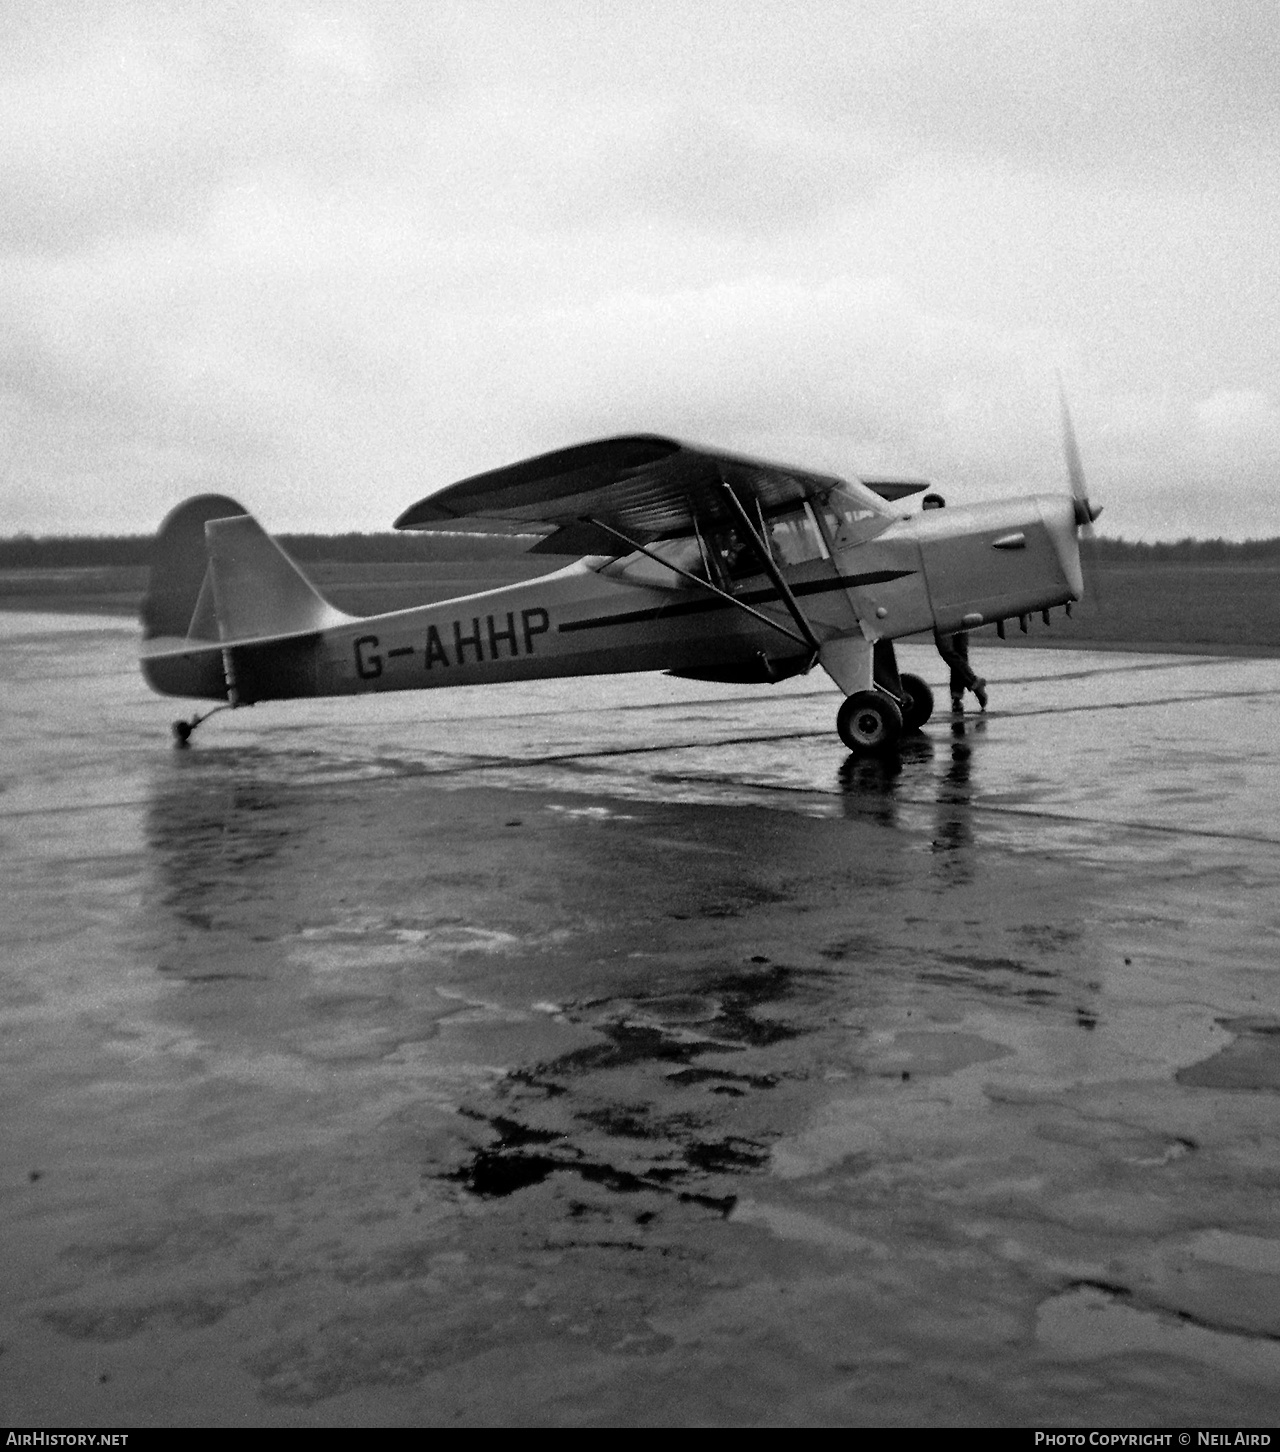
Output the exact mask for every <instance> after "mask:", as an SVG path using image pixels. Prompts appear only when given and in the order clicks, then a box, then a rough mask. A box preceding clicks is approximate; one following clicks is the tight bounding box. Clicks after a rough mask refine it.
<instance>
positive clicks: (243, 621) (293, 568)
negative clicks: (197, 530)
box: [204, 514, 352, 644]
mask: <svg viewBox="0 0 1280 1452" xmlns="http://www.w3.org/2000/svg"><path fill="white" fill-rule="evenodd" d="M204 533H205V543H206V545H207V547H208V551H209V577H210V580H211V581H212V584H213V599H214V606H215V609H216V612H217V617H218V629H219V631H220V633H221V637H222V642H223V644H227V643H229V642H232V641H242V640H259V639H263V638H264V637H265V638H272V637H278V636H282V635H300V634H305V633H307V632H309V631H315V630H325V629H327V628H328V627H330V626H333V625H343V624H345V623H346V622H347V621H348V620H350V619H351V618H352V617H351V616H349V615H344V614H343V612H342V611H341V610H338V609H337V608H336V607H334V606H333V605H330V604H329V602H328V601H327V600H326V599H325V598H324V596H323V595H321V594H320V592H319V591H318V590H317V589H316V588H315V586H314V585H313V584H312V583H311V581H310V580H308V579H307V577H306V576H305V575H304V574H303V573H302V571H301V570H300V569H299V568H298V567H297V565H295V564H294V562H293V561H292V560H291V559H290V558H289V556H288V555H287V554H285V552H284V551H283V550H282V549H281V548H280V546H279V545H278V544H277V543H276V542H275V540H273V539H272V538H271V536H270V535H269V534H268V533H267V532H266V530H264V529H263V528H262V526H261V525H260V524H259V523H258V521H257V520H256V519H254V518H253V516H252V515H250V514H241V515H237V516H234V517H232V518H230V519H211V520H209V522H208V523H207V524H206V525H205V529H204Z"/></svg>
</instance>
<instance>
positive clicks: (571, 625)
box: [559, 570, 915, 634]
mask: <svg viewBox="0 0 1280 1452" xmlns="http://www.w3.org/2000/svg"><path fill="white" fill-rule="evenodd" d="M913 574H915V571H914V570H868V571H867V573H866V574H863V575H835V576H833V577H832V578H831V579H829V580H810V581H808V582H807V583H806V584H803V585H792V587H791V593H792V594H793V595H797V596H799V595H825V594H827V593H828V592H829V591H831V590H850V589H856V588H857V587H858V586H859V585H883V584H885V583H887V582H888V581H889V580H902V579H905V578H906V577H907V576H908V575H913ZM734 598H735V600H740V601H741V602H742V603H743V604H744V605H761V604H767V603H768V602H769V601H772V600H780V599H781V598H782V597H781V596H780V595H779V594H778V592H777V591H776V590H752V591H751V592H750V593H749V594H745V595H737V596H735V597H734ZM732 608H733V606H732V605H730V604H729V603H728V602H727V601H724V600H717V599H716V598H715V597H714V596H709V597H708V598H706V599H704V600H684V601H681V603H680V604H678V605H655V606H652V607H650V608H649V609H648V610H628V611H625V612H624V613H623V614H621V615H596V616H593V617H592V618H591V619H590V620H569V621H567V622H566V623H565V624H564V625H561V626H560V627H559V629H560V632H561V633H562V634H569V633H570V632H571V631H574V630H599V629H602V628H603V627H604V626H606V625H633V624H639V623H640V622H641V621H644V620H670V619H672V618H673V617H674V616H677V615H701V614H703V613H705V612H706V611H709V610H731V609H732Z"/></svg>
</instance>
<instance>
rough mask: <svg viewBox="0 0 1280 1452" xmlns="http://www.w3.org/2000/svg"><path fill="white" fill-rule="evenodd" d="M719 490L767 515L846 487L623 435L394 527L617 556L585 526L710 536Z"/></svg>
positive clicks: (477, 488)
mask: <svg viewBox="0 0 1280 1452" xmlns="http://www.w3.org/2000/svg"><path fill="white" fill-rule="evenodd" d="M725 482H728V483H729V484H732V485H733V486H734V487H735V489H736V491H737V493H738V495H739V498H741V499H743V500H744V502H748V501H752V500H754V501H755V502H756V503H757V504H758V505H759V508H760V509H761V511H762V512H763V513H764V514H765V515H769V514H773V513H776V512H777V511H779V510H781V509H785V508H787V507H788V506H792V505H796V504H799V503H802V502H803V501H804V500H806V499H822V498H825V497H826V496H827V495H828V494H829V493H830V492H831V490H832V489H834V488H837V487H841V488H844V489H848V488H849V485H848V484H846V483H845V482H844V481H843V480H841V479H838V478H836V477H835V476H834V475H827V474H814V473H810V472H808V471H806V470H803V469H794V468H791V467H790V466H788V465H783V464H768V463H764V462H762V461H761V460H758V459H747V458H742V457H741V456H739V455H736V454H726V453H721V452H719V451H716V450H711V449H704V448H700V447H698V446H696V445H692V444H683V443H680V442H678V441H677V440H675V439H668V438H662V437H660V436H658V435H656V434H629V435H624V436H622V437H620V438H613V439H599V440H596V441H595V442H593V443H587V444H576V445H574V446H573V447H572V448H568V449H558V450H556V451H555V452H554V453H550V454H540V455H538V456H537V457H536V458H532V459H525V460H522V461H521V462H520V463H518V464H510V465H507V466H506V467H505V468H501V469H493V470H490V471H489V472H487V473H484V474H475V475H473V476H472V477H471V478H469V479H463V480H462V481H461V482H460V483H457V484H451V485H449V487H448V488H446V489H442V490H441V491H440V492H439V493H438V494H432V495H430V496H428V497H427V498H426V499H423V500H420V501H419V502H418V503H417V504H415V505H414V506H413V507H412V508H410V509H407V510H405V512H404V513H403V514H402V515H401V516H400V518H399V519H397V520H396V522H395V527H396V528H397V529H440V528H448V527H449V526H450V525H453V526H454V527H455V528H456V527H458V522H459V521H461V520H465V521H468V522H469V523H471V524H472V527H476V528H483V527H484V522H485V521H493V522H497V521H502V522H503V523H504V524H507V525H523V526H524V527H525V528H529V529H537V528H547V527H550V529H551V530H552V533H550V534H549V535H547V537H546V538H544V539H543V540H541V541H539V543H538V544H536V545H535V546H534V547H533V549H532V550H531V551H530V553H533V554H536V553H544V554H575V555H589V554H609V555H614V554H617V553H618V549H619V547H618V541H617V538H616V536H614V535H611V534H609V533H608V531H606V530H603V529H600V528H598V527H597V526H596V525H595V524H594V523H593V522H592V521H594V520H599V521H601V522H602V523H604V524H607V525H611V526H612V527H613V528H614V529H617V530H619V531H621V532H622V533H623V534H624V535H626V536H627V538H628V539H632V540H636V541H637V542H639V543H642V544H648V543H650V542H652V541H654V540H659V539H674V538H679V537H681V536H685V535H690V534H692V533H693V532H694V521H695V519H696V520H697V524H698V528H700V529H703V530H708V529H711V530H714V529H716V528H718V527H720V526H722V525H729V524H732V523H734V521H735V518H736V516H735V514H734V511H733V508H732V505H731V504H730V503H729V502H728V501H727V500H726V498H725V493H724V488H723V485H724V483H725ZM880 484H884V485H886V486H887V487H888V488H892V489H895V490H898V491H900V492H906V493H914V492H916V491H917V490H918V489H923V488H925V487H926V486H925V485H924V484H923V483H914V482H913V483H910V484H903V483H890V482H889V481H875V482H873V483H872V484H871V488H872V489H873V490H874V491H875V492H876V493H881V490H880V488H879V487H878V486H879V485H880ZM882 497H890V498H896V497H899V494H890V495H885V494H882ZM878 502H879V501H876V503H878ZM881 507H884V506H881ZM886 512H888V513H890V514H892V511H886Z"/></svg>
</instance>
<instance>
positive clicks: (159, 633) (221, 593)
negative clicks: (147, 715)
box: [142, 494, 351, 701]
mask: <svg viewBox="0 0 1280 1452" xmlns="http://www.w3.org/2000/svg"><path fill="white" fill-rule="evenodd" d="M350 618H351V617H350V616H347V615H344V614H343V613H342V611H340V610H338V609H336V608H335V607H334V606H332V605H330V604H329V602H328V601H327V600H326V599H325V598H324V597H323V596H322V595H321V594H320V593H319V591H318V590H316V588H315V586H314V585H312V583H311V581H310V580H308V579H307V577H306V576H305V575H304V574H303V573H302V571H301V570H300V569H299V568H298V566H297V565H296V564H294V562H293V560H291V559H290V558H289V556H288V555H287V554H285V552H284V550H282V549H281V548H280V546H279V545H278V544H277V543H276V542H275V540H273V539H272V538H271V536H270V535H269V534H267V532H266V531H265V530H264V529H263V528H262V526H261V525H260V524H259V523H258V522H257V520H256V519H254V518H253V517H252V516H251V515H250V514H249V513H248V512H247V511H246V510H245V508H244V506H243V505H241V504H237V503H236V501H235V500H234V499H228V498H227V497H226V496H225V495H222V494H201V495H198V496H196V497H195V498H194V499H188V500H187V501H186V503H185V504H180V505H179V506H178V507H177V509H175V510H173V512H172V513H171V514H169V515H168V517H167V518H166V519H165V521H164V523H163V524H162V525H161V526H160V531H159V533H158V534H157V536H156V541H155V546H154V550H153V554H152V562H151V581H150V586H149V588H148V591H147V594H146V597H145V599H144V600H143V602H142V635H143V641H144V646H143V660H142V670H143V674H144V675H145V676H146V678H147V681H148V683H149V684H150V685H151V687H152V688H153V689H154V690H157V691H159V692H161V693H162V694H164V695H169V696H196V697H203V698H205V699H208V700H233V701H234V700H235V699H236V695H235V683H234V674H235V672H234V661H233V650H234V648H236V647H239V646H242V645H248V644H251V643H253V644H272V643H275V642H279V641H287V640H291V639H293V640H296V639H298V638H299V637H305V636H308V635H313V634H315V633H316V632H318V631H321V630H324V629H325V628H326V627H328V626H331V625H339V624H342V623H343V622H344V621H347V620H349V619H350Z"/></svg>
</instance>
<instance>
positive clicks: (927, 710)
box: [900, 675, 933, 731]
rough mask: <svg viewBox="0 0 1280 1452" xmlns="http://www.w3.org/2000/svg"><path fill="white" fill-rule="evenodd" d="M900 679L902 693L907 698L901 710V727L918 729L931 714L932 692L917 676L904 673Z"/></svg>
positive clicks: (905, 729)
mask: <svg viewBox="0 0 1280 1452" xmlns="http://www.w3.org/2000/svg"><path fill="white" fill-rule="evenodd" d="M900 679H901V681H902V691H903V694H904V695H905V696H906V698H907V703H906V705H905V706H904V707H903V711H902V729H903V730H904V731H919V729H920V728H921V726H923V725H924V723H925V722H926V721H927V720H928V719H929V717H930V716H932V715H933V692H932V691H931V690H930V689H929V687H928V684H927V683H926V682H925V681H922V680H921V679H920V677H919V676H909V675H904V676H901V677H900Z"/></svg>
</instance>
